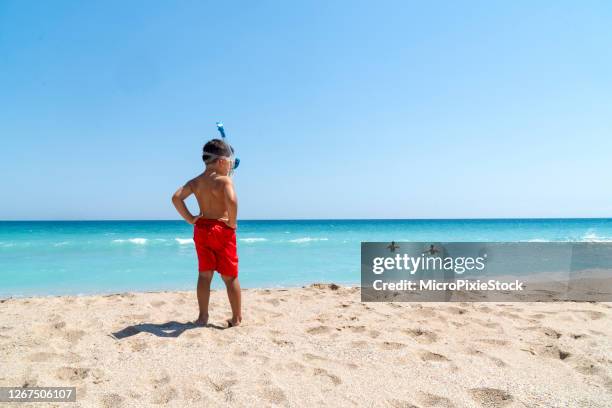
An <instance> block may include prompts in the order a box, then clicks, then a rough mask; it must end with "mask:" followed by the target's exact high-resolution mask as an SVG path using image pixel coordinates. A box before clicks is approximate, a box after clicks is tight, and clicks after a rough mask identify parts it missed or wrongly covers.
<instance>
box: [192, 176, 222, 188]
mask: <svg viewBox="0 0 612 408" xmlns="http://www.w3.org/2000/svg"><path fill="white" fill-rule="evenodd" d="M211 181H212V182H213V183H214V184H216V185H217V186H219V187H221V186H226V185H231V184H233V182H232V178H231V177H229V176H220V175H216V174H214V175H208V174H206V173H201V174H199V175H197V176H195V177H194V178H192V179H191V180H189V181H188V182H187V185H188V186H190V187H192V188H193V187H195V186H197V185H198V184H201V183H206V182H208V183H210V182H211Z"/></svg>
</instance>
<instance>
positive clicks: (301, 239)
mask: <svg viewBox="0 0 612 408" xmlns="http://www.w3.org/2000/svg"><path fill="white" fill-rule="evenodd" d="M327 240H328V239H327V238H312V237H304V238H296V239H291V240H289V242H293V243H294V244H303V243H305V242H314V241H327Z"/></svg>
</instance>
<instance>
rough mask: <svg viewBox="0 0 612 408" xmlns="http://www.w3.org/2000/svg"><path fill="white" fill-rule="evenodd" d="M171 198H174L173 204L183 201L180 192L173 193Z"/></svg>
mask: <svg viewBox="0 0 612 408" xmlns="http://www.w3.org/2000/svg"><path fill="white" fill-rule="evenodd" d="M171 200H172V203H173V204H176V203H178V202H179V201H181V196H179V195H178V193H174V194H172V199H171Z"/></svg>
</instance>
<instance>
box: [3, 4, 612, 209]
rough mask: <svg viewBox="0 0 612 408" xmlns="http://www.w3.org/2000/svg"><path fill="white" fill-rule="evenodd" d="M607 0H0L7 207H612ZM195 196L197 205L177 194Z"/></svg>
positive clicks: (610, 17) (610, 16)
mask: <svg viewBox="0 0 612 408" xmlns="http://www.w3.org/2000/svg"><path fill="white" fill-rule="evenodd" d="M611 50H612V3H610V2H607V1H598V2H594V1H536V2H534V1H491V2H485V1H483V2H474V1H446V2H444V1H434V2H408V1H395V2H392V1H367V2H366V1H364V2H362V1H354V0H353V1H274V2H272V1H231V2H229V1H225V2H224V1H127V2H126V1H107V0H105V1H88V2H85V1H77V0H73V1H61V0H55V1H33V0H30V1H27V0H15V1H10V0H0V171H1V174H2V176H1V177H0V189H1V192H0V196H1V197H2V200H0V219H5V220H6V219H176V218H178V216H177V214H176V213H175V211H174V208H173V207H172V205H171V202H170V196H171V194H172V193H173V192H174V190H175V189H176V188H177V187H178V186H179V185H181V184H182V183H183V182H185V181H187V180H188V179H189V178H191V177H192V176H194V175H196V174H197V173H198V172H200V171H201V170H202V162H201V159H200V154H201V147H202V145H203V143H204V142H205V141H206V140H207V139H209V138H212V137H215V136H217V134H216V130H215V121H217V120H222V121H223V122H224V123H225V126H226V129H227V132H228V136H229V137H230V141H231V142H232V144H233V145H234V146H235V147H236V150H237V152H238V156H239V157H240V158H241V160H242V163H241V165H240V168H239V169H238V171H237V173H236V176H235V183H236V186H237V191H238V197H239V200H240V218H243V219H245V218H246V219H253V218H256V219H259V218H263V219H268V218H464V217H465V218H488V217H609V216H612V52H611ZM191 204H193V202H192V203H191Z"/></svg>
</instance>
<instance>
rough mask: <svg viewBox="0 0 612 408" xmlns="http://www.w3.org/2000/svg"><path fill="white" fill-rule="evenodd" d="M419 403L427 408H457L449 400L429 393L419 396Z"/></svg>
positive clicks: (422, 393)
mask: <svg viewBox="0 0 612 408" xmlns="http://www.w3.org/2000/svg"><path fill="white" fill-rule="evenodd" d="M419 401H420V402H421V403H422V404H423V405H425V406H426V407H432V408H433V407H436V408H455V405H454V404H453V403H452V402H451V400H449V399H448V398H446V397H441V396H439V395H436V394H429V393H427V392H421V393H420V394H419Z"/></svg>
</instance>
